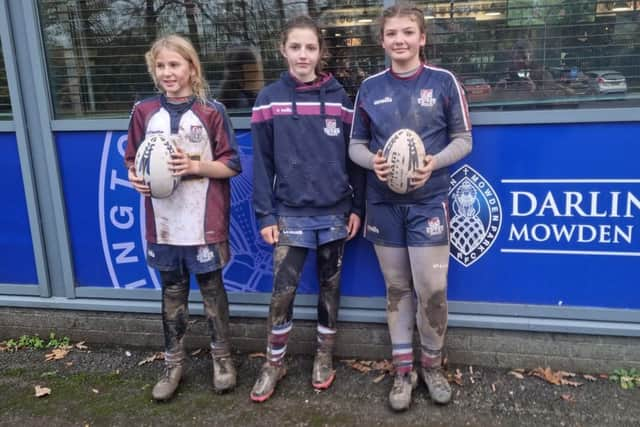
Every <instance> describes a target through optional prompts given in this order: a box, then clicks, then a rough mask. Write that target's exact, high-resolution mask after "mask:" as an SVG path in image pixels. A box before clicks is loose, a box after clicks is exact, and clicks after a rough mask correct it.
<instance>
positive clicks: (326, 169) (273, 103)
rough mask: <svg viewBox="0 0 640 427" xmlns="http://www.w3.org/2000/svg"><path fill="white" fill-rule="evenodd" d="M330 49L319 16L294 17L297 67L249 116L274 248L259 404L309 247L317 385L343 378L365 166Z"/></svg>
mask: <svg viewBox="0 0 640 427" xmlns="http://www.w3.org/2000/svg"><path fill="white" fill-rule="evenodd" d="M324 48H325V46H324V42H323V39H322V33H321V31H320V28H319V27H318V26H317V25H316V23H315V22H314V21H313V20H312V19H311V18H309V17H308V16H299V17H296V18H293V19H292V20H291V21H289V22H288V23H287V25H286V26H285V29H284V31H283V33H282V41H281V45H280V52H281V53H282V56H283V57H284V58H285V59H286V61H287V64H288V68H289V69H288V71H286V72H284V73H283V74H282V75H281V77H280V79H279V80H278V81H276V82H274V83H272V84H270V85H268V86H267V87H265V88H264V89H263V90H262V91H261V92H260V94H259V95H258V99H257V100H256V103H255V106H254V107H253V114H252V116H251V132H252V137H253V155H254V183H253V185H254V198H253V204H254V209H255V213H256V217H257V220H258V224H259V227H260V234H261V236H262V238H263V239H264V240H265V242H267V243H268V244H270V245H274V246H275V250H274V263H273V264H274V265H273V292H272V295H271V304H270V307H269V318H268V325H267V326H268V343H267V361H266V362H265V364H264V365H263V367H262V369H261V371H260V374H259V377H258V380H257V381H256V384H255V386H254V387H253V390H252V391H251V399H252V400H253V401H255V402H263V401H265V400H267V399H268V398H269V397H271V395H272V394H273V392H274V390H275V387H276V384H277V383H278V381H279V380H280V379H281V378H282V377H283V376H284V375H285V373H286V368H285V366H284V356H285V352H286V348H287V341H288V337H289V333H290V331H291V327H292V314H293V300H294V297H295V293H296V289H297V287H298V282H299V280H300V275H301V273H302V268H303V265H304V262H305V258H306V256H307V253H308V252H309V249H314V250H316V251H317V272H318V281H319V283H320V295H319V299H318V349H317V353H316V356H315V360H314V363H313V372H312V385H313V387H315V388H316V389H326V388H328V387H329V386H330V385H331V383H332V382H333V380H334V378H335V371H334V370H333V364H332V354H333V345H334V341H335V334H336V323H337V313H338V305H339V299H340V272H341V266H342V257H343V253H344V246H345V242H346V241H347V240H349V239H351V238H353V237H354V236H355V235H356V233H357V231H358V228H359V227H360V218H361V216H362V206H363V194H362V192H363V189H364V174H363V171H362V170H361V169H360V168H359V167H357V166H355V165H354V164H353V163H351V162H350V160H349V157H348V141H349V132H350V126H351V121H352V117H353V108H352V104H351V101H350V100H349V98H348V96H347V94H346V92H345V90H344V88H343V87H342V85H340V83H338V81H336V80H335V79H334V78H333V76H331V75H330V74H327V73H324V72H322V69H321V61H322V56H323V53H324Z"/></svg>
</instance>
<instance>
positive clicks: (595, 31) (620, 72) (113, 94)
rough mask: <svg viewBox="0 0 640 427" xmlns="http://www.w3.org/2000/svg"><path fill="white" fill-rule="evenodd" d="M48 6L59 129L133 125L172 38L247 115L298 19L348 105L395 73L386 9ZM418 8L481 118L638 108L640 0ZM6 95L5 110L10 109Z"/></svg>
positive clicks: (45, 17) (257, 4)
mask: <svg viewBox="0 0 640 427" xmlns="http://www.w3.org/2000/svg"><path fill="white" fill-rule="evenodd" d="M38 4H39V8H40V22H41V23H42V27H43V37H44V44H45V48H46V56H47V65H48V75H49V78H50V83H51V87H52V95H53V103H54V108H55V113H56V117H58V118H60V117H82V116H118V117H122V116H124V115H126V113H127V112H128V111H129V109H130V108H131V104H132V102H133V101H134V100H135V99H139V98H142V97H145V96H149V95H150V94H152V93H154V91H155V89H154V88H153V85H152V83H151V80H150V78H149V76H148V74H147V70H146V67H145V65H144V61H143V55H144V52H145V51H146V50H147V49H148V47H149V46H150V45H151V43H152V41H153V40H154V39H155V38H156V37H157V36H159V35H162V34H166V33H169V32H178V33H180V34H183V35H186V36H187V37H189V38H190V39H191V41H192V42H193V43H194V45H195V46H196V48H197V49H198V52H199V53H200V56H201V59H202V62H203V64H204V68H205V72H206V77H207V80H208V81H209V83H210V86H211V92H212V95H213V96H215V97H219V98H220V99H222V100H224V102H225V103H226V104H227V105H228V106H229V109H230V111H231V112H232V113H239V114H244V115H246V114H248V112H249V111H250V108H251V105H252V104H253V101H254V99H255V95H256V93H257V92H258V91H259V90H260V88H262V87H263V86H264V84H266V83H268V82H270V81H273V80H275V79H276V78H277V77H278V75H279V74H280V73H281V72H282V71H283V70H284V69H285V68H284V61H283V60H282V58H281V56H280V53H279V43H280V29H281V28H282V26H283V23H284V22H285V21H286V20H287V19H288V18H290V17H291V16H293V15H296V14H300V13H308V14H309V15H311V16H312V17H314V18H315V19H317V21H318V23H319V24H320V25H321V26H322V27H323V28H324V36H325V40H326V41H327V45H328V47H329V54H330V56H329V57H328V58H327V69H328V71H330V72H332V73H334V74H335V75H336V77H337V78H338V79H339V80H340V81H341V82H342V83H343V85H344V86H345V87H346V88H347V91H348V92H349V94H350V95H352V96H354V95H355V93H356V91H357V88H358V86H359V84H360V82H361V81H362V79H364V78H365V77H366V76H368V75H371V74H373V73H375V72H377V71H379V70H381V69H383V68H384V66H385V61H384V56H383V50H382V48H381V47H380V46H379V41H378V29H377V27H376V19H377V17H378V16H379V15H380V13H381V12H382V6H383V1H382V0H306V1H305V0H300V1H292V0H202V1H196V0H182V1H176V0H113V1H104V0H41V1H39V2H38ZM417 4H418V6H419V7H421V8H422V9H423V10H424V12H425V18H426V20H427V31H428V34H427V46H426V49H425V50H426V54H427V58H428V60H429V61H430V62H431V63H434V64H435V65H441V66H443V67H445V68H448V69H450V70H452V71H453V72H455V73H456V74H457V75H458V77H459V78H460V80H461V81H462V82H463V85H464V87H465V89H466V91H467V95H468V97H469V99H470V101H471V104H472V107H474V108H476V109H478V108H491V109H495V108H511V109H513V108H523V109H528V108H551V107H556V106H559V107H570V108H575V107H582V106H585V107H602V106H638V105H640V101H639V99H640V43H638V34H640V15H639V14H640V0H636V1H631V0H629V1H615V2H614V1H608V0H607V1H605V0H508V1H507V0H476V1H458V0H453V1H449V0H441V1H438V0H418V1H417ZM3 87H5V88H6V85H4V86H3V85H1V84H0V103H1V105H0V107H1V108H5V109H7V110H8V105H9V104H8V98H2V90H3V89H2V88H3ZM4 90H5V92H6V89H4ZM4 99H7V101H6V104H5V102H4V101H3V100H4Z"/></svg>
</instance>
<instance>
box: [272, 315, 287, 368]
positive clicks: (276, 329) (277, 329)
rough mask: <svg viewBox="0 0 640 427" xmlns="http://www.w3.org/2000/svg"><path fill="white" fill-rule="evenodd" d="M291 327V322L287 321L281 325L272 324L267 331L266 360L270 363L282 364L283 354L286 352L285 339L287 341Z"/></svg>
mask: <svg viewBox="0 0 640 427" xmlns="http://www.w3.org/2000/svg"><path fill="white" fill-rule="evenodd" d="M292 327H293V322H287V323H285V324H282V325H274V326H272V327H271V333H269V340H268V345H267V360H268V361H269V363H271V364H272V365H282V362H283V360H284V356H285V354H286V352H287V341H289V332H291V328H292Z"/></svg>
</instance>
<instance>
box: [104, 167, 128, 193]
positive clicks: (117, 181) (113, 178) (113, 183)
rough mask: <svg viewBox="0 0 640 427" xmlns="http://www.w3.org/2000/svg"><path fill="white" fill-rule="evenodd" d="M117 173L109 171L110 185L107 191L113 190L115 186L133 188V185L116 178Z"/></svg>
mask: <svg viewBox="0 0 640 427" xmlns="http://www.w3.org/2000/svg"><path fill="white" fill-rule="evenodd" d="M117 175H118V171H117V170H115V169H113V170H112V171H111V184H110V185H109V190H115V189H116V185H122V186H123V187H127V188H133V184H132V183H130V182H129V180H128V179H122V178H118V176H117Z"/></svg>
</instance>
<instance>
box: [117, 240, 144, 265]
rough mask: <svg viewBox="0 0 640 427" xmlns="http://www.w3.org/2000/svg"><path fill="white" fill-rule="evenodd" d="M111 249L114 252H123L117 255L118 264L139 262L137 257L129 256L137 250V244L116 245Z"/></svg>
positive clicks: (124, 243)
mask: <svg viewBox="0 0 640 427" xmlns="http://www.w3.org/2000/svg"><path fill="white" fill-rule="evenodd" d="M111 247H112V248H113V250H114V251H118V250H122V252H120V253H119V254H118V255H116V264H128V263H131V262H138V257H137V256H127V255H129V254H130V253H131V251H133V250H134V249H135V248H136V244H135V243H134V242H123V243H114V244H113V245H111Z"/></svg>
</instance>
